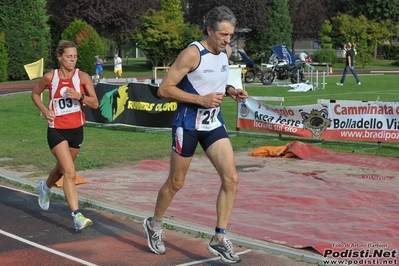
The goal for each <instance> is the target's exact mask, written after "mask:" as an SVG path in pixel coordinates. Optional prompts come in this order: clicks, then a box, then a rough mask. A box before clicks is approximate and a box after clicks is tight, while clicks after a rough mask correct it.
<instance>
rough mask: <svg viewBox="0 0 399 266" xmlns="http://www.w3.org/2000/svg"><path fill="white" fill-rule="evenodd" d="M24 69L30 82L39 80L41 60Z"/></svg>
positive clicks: (41, 74)
mask: <svg viewBox="0 0 399 266" xmlns="http://www.w3.org/2000/svg"><path fill="white" fill-rule="evenodd" d="M24 68H25V71H26V73H27V74H28V77H29V79H30V80H32V79H35V78H41V77H42V76H43V58H42V59H40V60H38V61H36V62H33V63H30V64H27V65H24Z"/></svg>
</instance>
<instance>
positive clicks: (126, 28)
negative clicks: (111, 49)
mask: <svg viewBox="0 0 399 266" xmlns="http://www.w3.org/2000/svg"><path fill="white" fill-rule="evenodd" d="M47 2H48V4H47V8H48V11H49V13H50V14H51V17H50V20H49V23H50V25H51V35H52V42H53V48H55V47H56V46H57V45H58V42H59V40H60V34H61V32H63V31H64V30H65V29H66V27H67V26H68V25H69V24H70V23H71V22H73V21H74V20H75V19H78V20H82V21H85V22H86V23H88V24H89V25H91V26H92V27H94V28H95V29H96V31H97V32H98V33H99V34H100V35H101V36H103V37H104V38H109V39H112V40H113V41H115V43H116V45H117V50H118V51H117V52H118V53H119V55H120V56H122V46H123V44H124V42H125V41H126V40H127V39H129V38H131V37H132V36H133V35H134V32H135V31H136V29H137V28H138V27H139V24H140V17H141V15H142V14H144V13H145V12H146V11H147V10H148V9H149V8H153V9H158V10H159V9H160V6H161V4H160V1H159V0H146V1H142V0H118V1H114V0H101V1H99V0H95V1H93V0H79V1H69V0H48V1H47ZM60 6H62V8H60Z"/></svg>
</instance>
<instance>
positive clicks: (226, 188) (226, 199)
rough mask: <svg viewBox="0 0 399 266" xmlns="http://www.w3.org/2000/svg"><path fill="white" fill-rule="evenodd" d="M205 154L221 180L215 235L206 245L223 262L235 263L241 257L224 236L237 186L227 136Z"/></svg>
mask: <svg viewBox="0 0 399 266" xmlns="http://www.w3.org/2000/svg"><path fill="white" fill-rule="evenodd" d="M206 155H207V156H208V158H209V159H210V161H211V162H212V164H213V165H214V166H215V168H216V170H217V172H218V173H219V175H220V179H221V181H222V184H221V186H220V190H219V194H218V198H217V203H216V212H217V225H216V228H215V236H214V237H213V238H212V240H211V241H210V243H209V245H208V251H209V252H211V253H212V254H213V255H215V256H220V258H221V259H222V260H223V261H224V262H228V263H237V262H240V261H241V259H240V257H239V256H238V255H237V254H236V253H235V252H234V249H233V245H232V243H231V242H230V240H229V239H228V238H227V237H226V232H227V225H228V222H229V219H230V215H231V212H232V210H233V206H234V201H235V198H236V191H237V186H238V173H237V170H236V166H235V161H234V152H233V148H232V146H231V143H230V140H229V139H228V138H222V139H219V140H218V141H216V142H215V143H213V144H212V145H211V146H210V147H209V148H208V149H207V150H206Z"/></svg>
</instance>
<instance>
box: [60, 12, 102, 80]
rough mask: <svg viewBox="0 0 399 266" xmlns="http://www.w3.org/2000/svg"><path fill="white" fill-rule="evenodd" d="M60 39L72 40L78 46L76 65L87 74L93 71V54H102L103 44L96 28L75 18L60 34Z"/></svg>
mask: <svg viewBox="0 0 399 266" xmlns="http://www.w3.org/2000/svg"><path fill="white" fill-rule="evenodd" d="M61 39H62V40H68V41H72V42H74V43H75V44H76V45H77V46H78V58H79V60H78V62H77V63H76V67H77V68H79V69H80V70H82V71H85V72H87V73H89V74H94V73H95V68H94V56H95V55H97V54H99V55H103V54H104V51H105V46H104V43H103V40H102V39H101V37H100V36H99V35H98V33H97V32H96V30H95V29H94V28H93V27H92V26H90V25H89V24H87V23H86V22H84V21H81V20H75V21H74V22H72V23H71V24H69V26H68V27H67V28H66V29H65V31H64V32H63V33H62V34H61Z"/></svg>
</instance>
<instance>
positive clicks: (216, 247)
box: [208, 237, 241, 263]
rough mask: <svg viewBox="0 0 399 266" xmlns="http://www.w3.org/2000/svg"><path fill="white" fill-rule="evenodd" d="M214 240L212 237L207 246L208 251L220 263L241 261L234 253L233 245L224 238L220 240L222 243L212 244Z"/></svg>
mask: <svg viewBox="0 0 399 266" xmlns="http://www.w3.org/2000/svg"><path fill="white" fill-rule="evenodd" d="M214 238H215V237H212V240H211V242H209V245H208V251H209V252H210V253H212V254H213V255H215V256H219V257H220V258H221V259H222V261H224V262H227V263H238V262H240V261H241V259H240V257H239V256H238V255H237V254H236V253H235V252H234V249H233V244H232V243H231V241H230V240H229V239H227V238H226V237H223V238H222V241H220V242H217V241H215V242H217V243H216V244H214Z"/></svg>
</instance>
